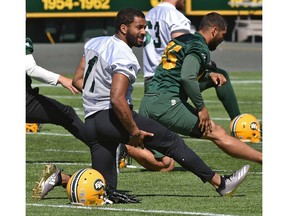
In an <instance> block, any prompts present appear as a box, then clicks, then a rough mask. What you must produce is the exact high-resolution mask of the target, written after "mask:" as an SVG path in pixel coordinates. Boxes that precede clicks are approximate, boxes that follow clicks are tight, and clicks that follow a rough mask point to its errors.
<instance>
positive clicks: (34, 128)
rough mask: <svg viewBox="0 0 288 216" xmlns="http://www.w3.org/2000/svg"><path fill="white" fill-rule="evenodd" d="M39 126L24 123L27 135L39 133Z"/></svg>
mask: <svg viewBox="0 0 288 216" xmlns="http://www.w3.org/2000/svg"><path fill="white" fill-rule="evenodd" d="M40 128H41V124H38V123H26V132H27V133H37V132H39V131H40Z"/></svg>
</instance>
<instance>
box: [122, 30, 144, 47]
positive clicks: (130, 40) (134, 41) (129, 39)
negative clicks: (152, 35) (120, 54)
mask: <svg viewBox="0 0 288 216" xmlns="http://www.w3.org/2000/svg"><path fill="white" fill-rule="evenodd" d="M126 39H127V42H128V43H129V46H130V47H133V46H135V47H142V45H143V42H141V43H140V42H138V40H137V37H135V35H132V34H130V32H129V31H128V32H127V35H126Z"/></svg>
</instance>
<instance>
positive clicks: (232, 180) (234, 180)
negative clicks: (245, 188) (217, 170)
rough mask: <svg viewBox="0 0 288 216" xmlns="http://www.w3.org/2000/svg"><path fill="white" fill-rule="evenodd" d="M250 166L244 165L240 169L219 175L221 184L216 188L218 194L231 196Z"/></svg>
mask: <svg viewBox="0 0 288 216" xmlns="http://www.w3.org/2000/svg"><path fill="white" fill-rule="evenodd" d="M249 168H250V166H249V165H245V166H243V167H242V168H241V169H240V170H238V171H236V172H234V173H233V174H231V175H224V176H221V178H222V181H224V183H223V185H222V183H221V186H220V187H219V188H217V189H216V191H217V192H218V193H219V194H220V196H233V194H234V193H235V191H236V189H237V188H238V186H239V185H240V184H241V183H242V182H243V181H244V179H245V178H246V177H247V174H248V171H249Z"/></svg>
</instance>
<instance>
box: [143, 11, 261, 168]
mask: <svg viewBox="0 0 288 216" xmlns="http://www.w3.org/2000/svg"><path fill="white" fill-rule="evenodd" d="M226 32H227V22H226V21H225V19H224V18H223V17H222V16H221V15H219V14H218V13H214V12H212V13H209V14H207V15H206V16H204V17H203V19H202V21H201V23H200V26H199V30H198V32H196V33H195V34H190V33H189V34H183V35H181V36H179V37H176V38H174V39H172V40H171V41H170V43H169V44H168V46H167V47H166V50H165V51H164V54H163V56H162V59H161V63H160V64H159V66H158V67H157V68H156V71H155V75H154V76H153V79H152V81H151V83H150V85H149V89H148V91H147V92H146V94H145V95H144V97H143V99H142V102H141V105H140V110H139V113H140V114H141V115H145V116H148V117H150V118H152V119H154V120H156V121H158V122H159V123H161V124H162V125H164V126H165V127H167V128H169V129H170V130H172V131H174V132H177V133H180V134H183V135H188V136H191V137H194V138H202V139H209V140H212V141H213V142H214V143H215V144H216V145H217V146H218V147H219V148H220V149H222V150H223V151H224V152H226V153H227V154H229V155H230V156H233V157H236V158H240V159H246V160H250V161H254V162H257V163H260V164H262V153H261V152H259V151H256V150H255V149H253V148H251V147H250V146H248V145H247V144H245V143H243V142H241V141H240V140H238V139H236V138H234V137H232V136H230V135H229V134H228V133H227V132H226V131H225V130H224V129H223V128H222V127H221V126H220V125H217V124H216V123H215V122H213V121H212V120H211V119H210V116H209V112H208V109H207V108H206V106H205V103H204V101H203V97H202V95H201V91H200V88H199V83H201V82H203V81H207V80H210V81H212V82H213V83H214V84H215V85H217V86H218V87H221V86H222V85H224V84H225V83H226V78H225V77H224V76H223V75H222V74H220V73H214V72H208V71H207V70H205V68H207V66H208V64H209V62H210V51H213V50H215V49H216V47H217V46H218V45H219V44H220V43H221V42H222V41H223V39H224V36H225V34H226ZM188 99H190V100H191V101H192V103H193V105H191V104H190V103H189V102H188Z"/></svg>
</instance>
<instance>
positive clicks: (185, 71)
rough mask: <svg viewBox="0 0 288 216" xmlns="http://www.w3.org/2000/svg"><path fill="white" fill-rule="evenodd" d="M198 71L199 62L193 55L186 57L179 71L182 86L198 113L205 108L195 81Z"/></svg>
mask: <svg viewBox="0 0 288 216" xmlns="http://www.w3.org/2000/svg"><path fill="white" fill-rule="evenodd" d="M199 70H200V62H199V60H198V58H197V57H196V56H194V55H193V54H190V55H188V56H186V57H185V59H184V62H183V65H182V69H181V82H182V86H183V87H184V90H185V92H186V94H187V96H188V97H189V98H190V99H191V101H192V103H193V104H194V105H195V107H196V108H197V110H199V111H200V110H202V108H203V107H204V106H205V103H204V100H203V97H202V95H201V91H200V87H199V82H198V80H197V75H198V73H199Z"/></svg>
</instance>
